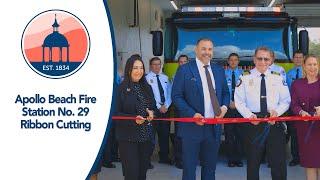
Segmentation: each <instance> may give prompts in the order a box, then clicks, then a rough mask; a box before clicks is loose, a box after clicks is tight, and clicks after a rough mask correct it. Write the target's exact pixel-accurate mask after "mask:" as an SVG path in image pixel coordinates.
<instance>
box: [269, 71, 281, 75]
mask: <svg viewBox="0 0 320 180" xmlns="http://www.w3.org/2000/svg"><path fill="white" fill-rule="evenodd" d="M271 74H275V75H278V76H280V73H278V72H275V71H271Z"/></svg>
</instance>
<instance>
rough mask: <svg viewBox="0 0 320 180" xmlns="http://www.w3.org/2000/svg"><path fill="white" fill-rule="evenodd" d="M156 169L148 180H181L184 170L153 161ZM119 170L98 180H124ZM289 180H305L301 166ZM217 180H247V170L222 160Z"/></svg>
mask: <svg viewBox="0 0 320 180" xmlns="http://www.w3.org/2000/svg"><path fill="white" fill-rule="evenodd" d="M152 164H153V165H154V167H155V168H154V169H152V170H149V171H148V173H147V180H167V179H168V180H181V176H182V170H180V169H177V168H176V167H175V166H169V165H163V164H159V163H158V162H156V161H153V162H152ZM115 165H116V166H117V168H115V169H107V168H102V171H101V172H100V173H99V176H98V180H122V179H123V176H122V169H121V164H120V163H115ZM287 174H288V180H303V179H305V176H304V170H303V168H301V167H300V166H295V167H289V166H288V171H287ZM200 179H201V178H200V167H198V168H197V180H200ZM216 179H217V180H241V179H243V180H245V179H246V168H245V167H242V168H239V167H235V168H229V167H227V166H226V162H225V161H223V160H221V161H220V162H219V163H218V164H217V170H216ZM269 179H271V176H270V168H268V167H267V166H266V165H265V164H263V165H262V166H261V167H260V180H269Z"/></svg>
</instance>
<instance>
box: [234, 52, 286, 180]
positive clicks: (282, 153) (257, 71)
mask: <svg viewBox="0 0 320 180" xmlns="http://www.w3.org/2000/svg"><path fill="white" fill-rule="evenodd" d="M271 59H272V52H271V50H270V49H268V48H266V47H259V48H258V49H256V51H255V55H254V64H255V68H254V69H253V70H252V71H251V73H250V74H249V75H244V76H242V77H241V78H240V80H239V82H238V84H237V87H236V90H235V94H234V101H235V105H236V108H237V110H238V111H239V113H240V114H241V115H242V116H243V117H244V118H253V119H257V118H261V117H278V116H281V115H282V114H283V113H285V112H286V111H287V110H288V108H289V104H290V101H291V99H290V93H289V89H288V86H287V85H286V83H285V82H283V79H282V77H281V76H280V75H279V74H276V73H271V71H270V69H269V65H270V64H271V63H270V61H271ZM246 132H247V134H246V137H245V141H246V146H247V148H246V150H247V179H248V180H257V179H259V168H260V163H261V159H262V155H263V151H264V149H265V148H266V150H267V156H268V161H269V162H268V163H269V164H270V166H271V176H272V179H273V180H285V179H286V178H287V169H286V148H285V144H286V139H285V128H284V126H283V123H280V122H274V121H269V122H256V121H253V122H251V123H247V124H246Z"/></svg>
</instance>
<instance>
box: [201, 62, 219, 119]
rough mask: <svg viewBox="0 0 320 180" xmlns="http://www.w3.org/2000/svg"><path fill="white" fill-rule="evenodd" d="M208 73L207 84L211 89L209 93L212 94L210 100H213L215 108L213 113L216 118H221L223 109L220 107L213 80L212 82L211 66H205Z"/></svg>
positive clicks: (212, 103)
mask: <svg viewBox="0 0 320 180" xmlns="http://www.w3.org/2000/svg"><path fill="white" fill-rule="evenodd" d="M203 67H204V69H205V72H206V77H207V83H208V88H209V93H210V100H211V105H212V107H213V112H214V115H215V116H219V115H220V114H221V109H220V105H219V102H218V98H217V95H216V91H215V89H214V88H213V84H212V80H211V76H210V73H209V70H208V67H209V65H205V66H203Z"/></svg>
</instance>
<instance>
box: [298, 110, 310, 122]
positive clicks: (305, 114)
mask: <svg viewBox="0 0 320 180" xmlns="http://www.w3.org/2000/svg"><path fill="white" fill-rule="evenodd" d="M299 114H300V116H302V117H308V116H311V115H310V114H309V113H308V112H306V111H304V110H301V111H300V112H299ZM304 121H308V120H304Z"/></svg>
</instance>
